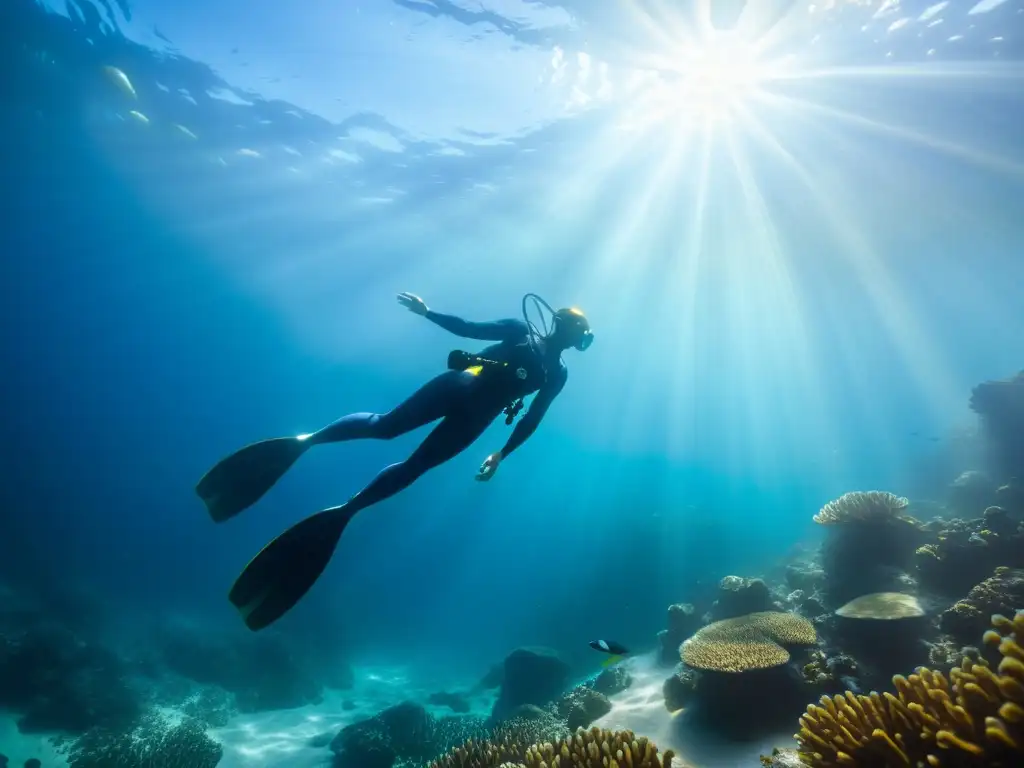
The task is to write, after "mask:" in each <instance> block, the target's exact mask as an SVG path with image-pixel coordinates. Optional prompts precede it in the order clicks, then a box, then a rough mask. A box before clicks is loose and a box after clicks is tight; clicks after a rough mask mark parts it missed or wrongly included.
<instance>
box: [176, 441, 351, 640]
mask: <svg viewBox="0 0 1024 768" xmlns="http://www.w3.org/2000/svg"><path fill="white" fill-rule="evenodd" d="M311 445H312V444H311V443H309V442H306V440H305V439H304V437H275V438H272V439H270V440H261V441H260V442H258V443H252V444H251V445H247V446H245V447H244V448H242V449H241V450H239V451H236V452H235V453H233V454H231V455H230V456H227V457H226V458H224V459H222V460H221V461H220V462H218V463H217V464H216V465H215V466H214V467H213V468H212V469H211V470H210V471H209V472H207V473H206V474H205V475H204V476H203V478H202V479H201V480H200V481H199V483H198V484H197V485H196V493H197V494H198V495H199V498H201V499H202V500H203V503H204V504H205V505H206V509H207V511H208V512H209V513H210V517H211V518H213V521H214V522H216V523H222V522H224V521H225V520H230V519H231V518H232V517H234V516H236V515H238V514H239V513H241V512H243V511H244V510H246V509H247V508H249V507H250V506H252V505H253V504H255V503H256V502H257V501H259V500H260V498H262V497H263V495H264V494H265V493H266V492H267V491H269V490H270V489H271V488H272V487H273V486H274V484H275V483H276V482H277V481H278V480H280V479H281V477H282V476H283V475H284V473H285V472H287V471H288V470H289V469H290V468H291V466H292V465H293V464H294V463H295V462H296V461H298V460H299V457H300V456H302V454H304V453H305V452H306V451H307V450H308V449H309V448H310V447H311ZM354 514H355V511H354V510H351V509H350V508H348V507H347V505H344V504H343V505H341V506H340V507H331V508H330V509H325V510H323V511H321V512H317V513H316V514H314V515H310V516H309V517H307V518H306V519H305V520H301V521H299V522H298V523H296V524H295V525H293V526H292V527H291V528H289V529H288V530H287V531H285V532H284V533H282V534H281V535H280V536H278V537H277V538H276V539H274V540H273V541H271V542H270V543H269V544H267V545H266V546H265V547H264V548H263V549H262V550H260V552H259V554H257V555H256V557H254V558H253V559H252V560H250V561H249V564H248V565H247V566H245V568H244V569H243V571H242V573H241V574H240V575H239V577H238V578H237V579H236V580H235V583H234V586H232V587H231V591H230V592H229V593H228V599H229V600H230V601H231V603H232V604H233V605H234V606H235V608H237V609H238V611H239V613H241V615H242V619H243V620H244V621H245V624H246V626H247V627H249V629H251V630H253V631H254V632H255V631H258V630H260V629H263V628H264V627H267V626H269V625H270V624H273V623H274V622H275V621H277V620H278V619H279V618H281V616H283V615H284V614H285V613H287V612H288V611H289V610H290V609H291V608H292V607H293V606H294V605H295V604H296V603H297V602H299V600H300V599H302V597H303V595H305V594H306V592H308V591H309V589H310V587H312V586H313V584H314V583H315V582H316V580H317V579H318V578H320V574H321V573H323V571H324V569H325V568H326V567H327V563H329V562H330V560H331V557H332V556H333V555H334V550H335V548H336V547H337V546H338V541H339V540H340V539H341V534H342V532H343V531H344V530H345V526H346V525H348V522H349V520H351V519H352V517H353V516H354Z"/></svg>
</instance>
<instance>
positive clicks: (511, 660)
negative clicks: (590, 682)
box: [491, 648, 569, 720]
mask: <svg viewBox="0 0 1024 768" xmlns="http://www.w3.org/2000/svg"><path fill="white" fill-rule="evenodd" d="M568 683H569V665H568V664H566V663H565V662H564V661H563V660H562V659H560V658H559V657H558V655H557V654H556V653H554V651H550V650H547V649H543V648H518V649H516V650H515V651H513V652H512V653H510V654H509V655H508V656H507V657H506V658H505V668H504V673H503V678H502V682H501V691H500V693H499V694H498V700H497V701H496V702H495V703H494V709H493V711H492V712H491V715H492V717H494V719H495V720H501V719H503V718H505V717H506V716H507V715H508V713H509V712H511V711H512V710H513V709H515V708H516V707H518V706H520V705H522V704H537V705H544V704H548V703H550V702H552V701H555V700H556V699H558V698H559V697H560V696H561V695H562V693H564V692H565V689H566V687H567V685H568Z"/></svg>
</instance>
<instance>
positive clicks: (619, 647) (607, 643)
mask: <svg viewBox="0 0 1024 768" xmlns="http://www.w3.org/2000/svg"><path fill="white" fill-rule="evenodd" d="M590 647H591V648H593V649H594V650H595V651H600V652H601V653H607V654H609V656H608V658H607V659H605V660H604V662H603V663H602V664H601V666H602V667H610V666H611V665H612V664H615V663H616V662H618V661H622V658H623V657H624V656H626V655H627V654H628V653H629V649H628V648H626V646H624V645H623V644H622V643H616V642H615V641H614V640H591V641H590Z"/></svg>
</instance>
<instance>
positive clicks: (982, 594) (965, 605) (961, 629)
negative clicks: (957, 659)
mask: <svg viewBox="0 0 1024 768" xmlns="http://www.w3.org/2000/svg"><path fill="white" fill-rule="evenodd" d="M1020 605H1024V570H1021V569H1013V568H1005V567H1001V568H996V570H995V573H993V574H992V576H990V577H989V578H987V579H985V580H984V581H983V582H981V583H980V584H977V585H976V586H974V587H973V588H972V589H971V591H970V592H968V593H967V596H966V597H965V598H964V599H963V600H958V601H957V602H956V603H954V604H953V605H952V606H951V607H950V608H948V609H947V610H946V611H944V612H943V613H942V615H941V616H940V617H939V627H940V628H941V629H942V631H943V632H945V633H947V634H949V635H950V637H951V638H952V640H953V641H954V642H955V643H960V644H962V645H967V644H968V643H970V642H972V641H973V640H974V639H975V638H977V637H979V636H980V635H981V633H982V632H984V631H985V628H986V627H987V625H988V622H989V617H990V616H992V614H994V613H1001V614H1009V613H1013V611H1014V610H1015V609H1016V607H1017V606H1020Z"/></svg>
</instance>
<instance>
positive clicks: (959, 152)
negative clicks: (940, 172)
mask: <svg viewBox="0 0 1024 768" xmlns="http://www.w3.org/2000/svg"><path fill="white" fill-rule="evenodd" d="M761 98H763V99H765V100H767V101H770V102H775V103H777V104H778V103H781V104H784V105H785V106H786V107H787V108H789V109H792V110H794V111H804V112H810V113H814V114H817V115H821V116H825V117H829V118H832V119H834V120H837V121H840V122H844V123H847V124H849V125H855V126H857V127H859V128H864V129H866V130H869V131H871V132H873V133H879V134H882V135H884V136H888V137H890V138H898V139H902V140H903V141H907V142H911V143H914V144H917V145H919V146H922V147H926V148H928V149H933V150H935V151H936V152H940V153H942V154H945V155H949V156H951V157H956V158H958V159H961V160H967V161H968V162H970V163H973V164H975V165H978V166H981V167H983V168H987V169H989V170H993V171H996V172H998V173H1000V174H1006V175H1012V176H1015V177H1017V176H1020V177H1024V163H1019V162H1016V161H1013V160H1010V159H1008V158H1006V157H1002V156H1000V155H995V154H992V153H990V152H982V151H981V150H978V149H972V148H970V147H963V146H960V145H959V144H954V143H953V142H950V141H945V140H943V139H938V138H935V137H933V136H929V135H927V134H924V133H921V132H920V131H915V130H912V129H910V128H904V127H901V126H897V125H892V124H890V123H883V122H881V121H878V120H873V119H871V118H869V117H864V116H862V115H858V114H855V113H853V112H848V111H846V110H844V109H838V108H836V107H827V106H825V105H823V104H818V103H816V102H812V101H809V100H806V99H801V98H798V97H794V96H783V95H780V94H777V93H771V94H761Z"/></svg>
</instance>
